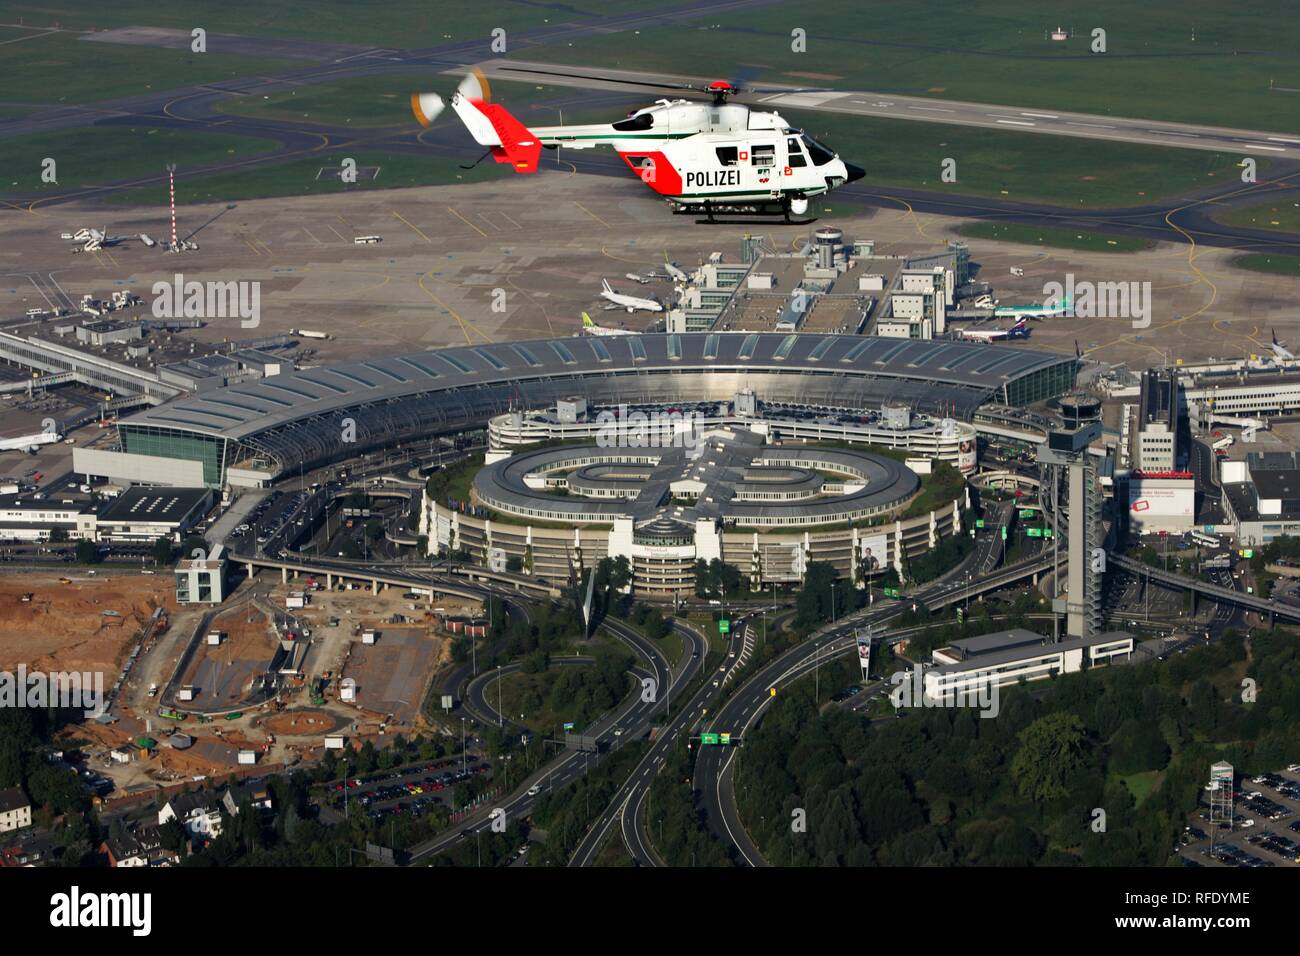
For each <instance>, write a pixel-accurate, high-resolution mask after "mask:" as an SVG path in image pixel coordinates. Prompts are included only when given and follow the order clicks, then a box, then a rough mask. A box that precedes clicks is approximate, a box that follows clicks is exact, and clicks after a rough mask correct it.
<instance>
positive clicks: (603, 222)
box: [573, 199, 614, 229]
mask: <svg viewBox="0 0 1300 956" xmlns="http://www.w3.org/2000/svg"><path fill="white" fill-rule="evenodd" d="M573 204H574V205H575V206H577V207H578V208H579V209H581V210H582V211H583V212H585V213H586V214H587V215H588V216H590V217H591V218H592V219H594V220H596V222H598V223H600V224H601V225H602V226H604V227H605V228H606V229H613V228H614V227H613V226H611V225H610V224H609V223H607V222H606V221H605V220H604V219H601V218H600V217H599V216H597V215H596V214H595V213H594V212H592V211H591V210H590V209H588V208H587V207H586V206H584V205H583V204H582V203H580V202H578V200H576V199H575V200H574V201H573Z"/></svg>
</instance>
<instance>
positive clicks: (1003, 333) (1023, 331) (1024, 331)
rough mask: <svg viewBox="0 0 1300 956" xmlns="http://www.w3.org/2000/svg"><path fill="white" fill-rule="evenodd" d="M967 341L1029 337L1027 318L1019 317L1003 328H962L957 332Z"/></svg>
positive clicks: (996, 340)
mask: <svg viewBox="0 0 1300 956" xmlns="http://www.w3.org/2000/svg"><path fill="white" fill-rule="evenodd" d="M958 334H959V335H960V336H961V337H962V338H963V339H965V340H966V341H967V342H1001V341H1004V340H1006V339H1027V338H1029V320H1028V319H1021V320H1020V321H1019V322H1017V323H1016V324H1015V325H1013V326H1011V327H1010V328H1005V329H963V330H962V331H961V332H960V333H958Z"/></svg>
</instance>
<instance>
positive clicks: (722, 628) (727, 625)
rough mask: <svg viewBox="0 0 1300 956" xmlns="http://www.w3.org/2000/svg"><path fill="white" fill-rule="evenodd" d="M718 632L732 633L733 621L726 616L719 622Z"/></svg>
mask: <svg viewBox="0 0 1300 956" xmlns="http://www.w3.org/2000/svg"><path fill="white" fill-rule="evenodd" d="M718 633H719V634H730V633H731V622H730V621H728V620H727V619H726V618H725V617H724V618H723V619H722V620H720V621H719V622H718Z"/></svg>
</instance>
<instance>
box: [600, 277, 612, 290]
mask: <svg viewBox="0 0 1300 956" xmlns="http://www.w3.org/2000/svg"><path fill="white" fill-rule="evenodd" d="M600 287H601V288H602V289H604V290H605V291H606V292H613V291H614V290H613V289H612V288H610V285H609V280H608V279H601V280H600Z"/></svg>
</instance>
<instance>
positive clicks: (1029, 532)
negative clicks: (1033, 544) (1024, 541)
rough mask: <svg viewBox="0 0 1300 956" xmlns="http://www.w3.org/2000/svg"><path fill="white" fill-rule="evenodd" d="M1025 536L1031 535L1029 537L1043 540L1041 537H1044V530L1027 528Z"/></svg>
mask: <svg viewBox="0 0 1300 956" xmlns="http://www.w3.org/2000/svg"><path fill="white" fill-rule="evenodd" d="M1025 534H1027V535H1029V537H1031V538H1041V537H1042V536H1043V529H1042V528H1026V529H1025Z"/></svg>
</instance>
